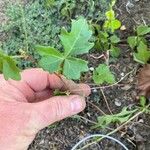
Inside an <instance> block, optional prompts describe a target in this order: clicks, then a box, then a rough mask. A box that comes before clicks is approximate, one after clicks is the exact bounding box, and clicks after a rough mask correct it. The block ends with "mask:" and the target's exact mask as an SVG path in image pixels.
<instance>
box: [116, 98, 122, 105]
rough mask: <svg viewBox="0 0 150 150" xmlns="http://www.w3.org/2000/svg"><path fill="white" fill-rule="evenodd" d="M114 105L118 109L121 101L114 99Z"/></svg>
mask: <svg viewBox="0 0 150 150" xmlns="http://www.w3.org/2000/svg"><path fill="white" fill-rule="evenodd" d="M115 105H116V106H118V107H120V106H121V101H120V100H119V99H116V100H115Z"/></svg>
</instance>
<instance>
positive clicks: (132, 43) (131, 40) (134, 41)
mask: <svg viewBox="0 0 150 150" xmlns="http://www.w3.org/2000/svg"><path fill="white" fill-rule="evenodd" d="M127 41H128V43H129V46H130V47H131V48H132V49H134V48H135V46H136V45H137V36H130V37H128V39H127Z"/></svg>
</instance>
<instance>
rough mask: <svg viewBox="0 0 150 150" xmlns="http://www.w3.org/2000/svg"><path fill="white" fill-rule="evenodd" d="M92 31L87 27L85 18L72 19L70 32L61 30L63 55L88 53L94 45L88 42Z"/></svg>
mask: <svg viewBox="0 0 150 150" xmlns="http://www.w3.org/2000/svg"><path fill="white" fill-rule="evenodd" d="M91 36H92V31H91V30H90V29H89V26H88V24H87V21H86V19H84V18H80V19H79V20H72V28H71V32H70V33H69V32H67V31H66V32H62V33H61V35H60V39H61V42H62V44H63V46H64V49H65V50H64V55H65V56H69V55H79V54H84V53H88V51H89V50H90V49H91V48H92V47H93V46H94V43H91V42H89V40H90V38H91Z"/></svg>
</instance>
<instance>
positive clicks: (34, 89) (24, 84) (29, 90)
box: [9, 69, 91, 102]
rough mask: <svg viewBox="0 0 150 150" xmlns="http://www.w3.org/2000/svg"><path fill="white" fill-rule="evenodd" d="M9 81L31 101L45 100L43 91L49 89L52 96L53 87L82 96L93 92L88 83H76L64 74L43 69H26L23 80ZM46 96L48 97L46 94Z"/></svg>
mask: <svg viewBox="0 0 150 150" xmlns="http://www.w3.org/2000/svg"><path fill="white" fill-rule="evenodd" d="M9 82H10V84H11V85H13V86H15V88H18V89H19V90H20V91H21V92H22V93H23V95H24V96H25V97H26V99H27V100H28V101H29V102H37V101H39V100H44V99H45V95H44V94H41V93H42V92H43V91H45V90H47V92H46V95H50V96H51V89H52V90H55V89H60V90H64V91H65V90H67V91H69V92H70V93H71V94H78V95H81V96H88V95H89V94H90V92H91V90H90V87H89V86H88V85H86V84H76V83H75V82H73V81H72V80H67V79H66V78H65V77H64V76H58V75H56V74H49V73H48V72H46V71H43V70H42V69H27V70H24V71H23V72H22V80H21V81H13V80H10V81H9ZM48 90H49V91H48ZM38 95H39V97H38ZM42 95H43V97H42ZM46 98H48V97H47V96H46ZM36 99H37V101H36Z"/></svg>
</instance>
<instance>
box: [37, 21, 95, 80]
mask: <svg viewBox="0 0 150 150" xmlns="http://www.w3.org/2000/svg"><path fill="white" fill-rule="evenodd" d="M91 36H92V31H91V30H90V29H89V26H88V24H87V21H86V20H85V19H84V18H80V19H78V20H72V27H71V32H67V31H66V29H65V28H63V29H62V31H61V34H60V36H59V37H60V40H61V42H62V45H63V47H64V51H63V52H60V51H59V50H57V49H55V48H53V47H44V46H36V49H37V52H38V53H39V54H40V55H41V56H42V59H41V60H40V62H39V64H40V66H41V67H42V68H44V69H45V70H48V71H49V72H51V73H52V72H57V73H61V74H63V75H65V76H66V77H67V78H69V79H79V78H80V74H81V72H86V71H88V66H87V63H88V62H87V61H85V60H82V59H79V58H77V56H78V55H81V54H85V53H88V52H89V50H90V49H91V48H92V47H93V46H94V43H91V42H89V40H90V38H91Z"/></svg>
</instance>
